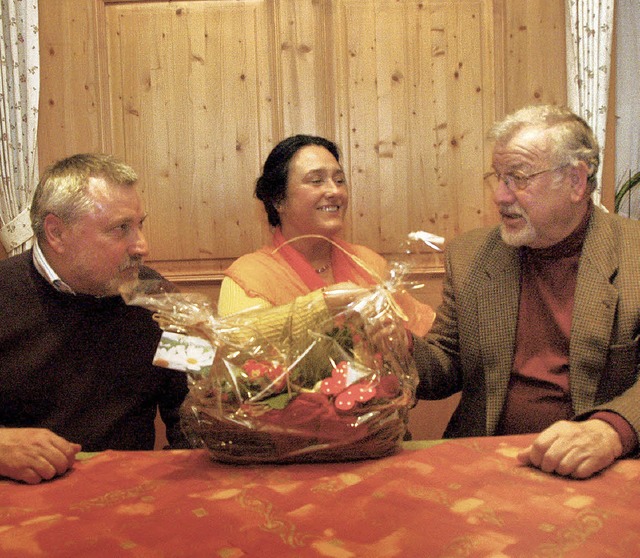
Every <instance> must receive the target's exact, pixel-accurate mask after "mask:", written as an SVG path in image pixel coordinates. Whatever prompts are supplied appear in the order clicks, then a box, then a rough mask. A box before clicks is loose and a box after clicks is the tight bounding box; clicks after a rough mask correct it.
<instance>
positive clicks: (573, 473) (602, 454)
mask: <svg viewBox="0 0 640 558" xmlns="http://www.w3.org/2000/svg"><path fill="white" fill-rule="evenodd" d="M621 454H622V442H621V441H620V436H619V435H618V433H617V432H616V430H615V429H614V428H613V427H612V426H611V425H609V424H608V423H606V422H604V421H602V420H598V419H590V420H586V421H583V422H569V421H564V420H562V421H558V422H556V423H554V424H552V425H551V426H550V427H549V428H547V429H546V430H544V431H543V432H541V433H540V434H539V435H538V437H537V438H536V439H535V440H534V442H533V444H531V445H530V446H529V447H528V448H526V449H524V450H522V451H521V452H520V453H519V454H518V460H519V461H520V462H521V463H523V464H525V465H533V466H534V467H537V468H539V469H541V470H542V471H544V472H546V473H557V474H558V475H562V476H566V477H573V478H576V479H586V478H588V477H590V476H592V475H594V474H596V473H598V472H599V471H602V470H603V469H605V468H606V467H608V466H609V465H611V464H612V463H613V462H614V461H615V460H616V459H617V458H618V457H620V455H621Z"/></svg>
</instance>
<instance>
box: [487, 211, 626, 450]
mask: <svg viewBox="0 0 640 558" xmlns="http://www.w3.org/2000/svg"><path fill="white" fill-rule="evenodd" d="M589 216H590V212H588V213H587V215H586V216H585V219H584V220H583V222H582V223H581V225H580V226H579V227H578V228H577V229H576V230H575V231H574V232H573V233H572V234H570V235H569V236H568V237H567V238H565V239H564V240H563V241H561V242H560V243H558V244H556V245H554V246H551V247H549V248H542V249H536V250H534V249H530V248H523V249H521V251H520V260H521V266H522V268H521V269H522V273H521V277H522V284H521V291H520V306H519V311H518V327H517V334H516V347H515V357H514V363H513V370H512V372H511V378H510V381H509V389H508V391H507V399H506V401H505V405H504V408H503V411H502V415H501V418H500V422H499V423H498V426H497V430H496V435H501V434H520V433H527V432H541V431H542V430H544V429H545V428H547V427H548V426H550V425H551V424H553V423H554V422H556V421H558V420H570V419H571V418H572V417H573V415H574V413H573V410H572V405H571V394H570V391H569V382H570V378H569V339H570V334H571V319H572V315H573V302H574V293H575V287H576V279H577V275H578V264H579V259H580V253H581V251H582V245H583V243H584V239H585V235H586V231H587V224H588V222H589ZM591 418H598V419H601V420H604V421H606V422H608V423H609V424H611V425H612V426H613V427H614V428H615V429H616V431H617V432H618V434H619V435H620V437H621V439H622V442H623V448H624V449H623V451H624V453H628V452H630V451H631V450H633V449H634V448H635V446H636V445H637V439H636V436H635V433H634V431H633V429H632V428H631V426H630V425H629V424H628V423H627V422H626V421H625V420H624V419H623V418H622V417H620V416H619V415H617V414H616V413H611V412H598V413H596V414H594V415H592V417H591Z"/></svg>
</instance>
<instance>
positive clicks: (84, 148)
mask: <svg viewBox="0 0 640 558" xmlns="http://www.w3.org/2000/svg"><path fill="white" fill-rule="evenodd" d="M101 8H102V6H101V4H100V3H98V2H92V1H88V0H59V1H56V2H51V1H50V0H39V3H38V10H39V25H40V110H39V116H38V152H39V159H40V168H41V170H44V167H45V166H46V165H49V164H50V163H52V162H54V161H56V160H58V159H61V158H63V157H66V156H68V155H71V154H73V153H80V152H92V151H108V150H109V149H110V143H109V137H108V130H109V116H108V112H107V110H108V108H107V107H108V81H107V79H106V76H105V73H104V70H105V68H104V65H103V64H102V62H103V59H104V56H103V54H104V48H103V38H104V34H103V31H102V29H101V27H100V24H101V13H102V10H101ZM105 131H106V135H105Z"/></svg>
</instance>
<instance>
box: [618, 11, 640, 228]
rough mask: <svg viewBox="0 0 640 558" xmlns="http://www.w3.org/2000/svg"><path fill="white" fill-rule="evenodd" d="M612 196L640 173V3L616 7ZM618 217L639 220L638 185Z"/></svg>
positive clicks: (626, 199) (622, 205)
mask: <svg viewBox="0 0 640 558" xmlns="http://www.w3.org/2000/svg"><path fill="white" fill-rule="evenodd" d="M615 17H616V45H617V46H616V116H617V119H616V192H618V190H620V187H621V186H622V185H623V184H624V182H625V181H628V180H629V178H631V177H633V176H635V175H636V174H637V173H638V172H640V95H639V94H638V86H639V85H640V1H639V0H618V2H617V3H616V16H615ZM618 213H620V214H621V215H624V216H626V217H631V218H633V219H640V184H639V185H638V186H635V187H634V189H633V190H632V191H631V195H630V196H629V195H627V196H625V197H623V198H622V199H621V202H620V208H619V210H618Z"/></svg>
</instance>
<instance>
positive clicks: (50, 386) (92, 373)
mask: <svg viewBox="0 0 640 558" xmlns="http://www.w3.org/2000/svg"><path fill="white" fill-rule="evenodd" d="M145 271H146V272H147V273H155V272H151V270H148V268H147V269H146V270H145ZM156 276H157V274H156ZM160 335H161V331H160V329H159V328H158V326H157V324H156V323H155V322H154V321H153V319H152V317H151V313H150V312H149V311H147V310H145V309H143V308H138V307H132V306H127V305H126V304H125V303H124V301H123V300H122V299H121V297H119V296H115V297H105V298H96V297H93V296H85V295H69V294H64V293H60V292H58V291H56V290H55V289H54V288H53V287H52V286H51V285H50V284H49V283H47V281H46V280H45V279H44V278H43V277H42V276H41V275H40V274H39V273H38V272H37V271H36V269H35V267H34V266H33V262H32V255H31V251H28V252H26V253H24V254H21V255H19V256H15V257H13V258H9V259H8V260H4V261H2V262H0V426H3V427H42V428H48V429H50V430H52V431H53V432H55V433H56V434H59V435H60V436H62V437H64V438H66V439H67V440H69V441H72V442H77V443H80V444H81V445H82V449H83V450H84V451H101V450H106V449H115V450H147V449H153V447H154V438H155V428H154V420H155V416H156V410H157V409H158V408H159V409H160V412H161V415H162V418H163V420H164V422H165V424H166V426H167V438H168V440H169V443H170V444H171V446H172V447H186V446H187V444H186V441H185V439H184V437H183V436H182V434H181V432H180V427H179V416H178V409H179V406H180V404H181V402H182V401H183V399H184V396H185V395H186V393H187V384H186V376H185V375H184V374H183V373H181V372H175V371H172V370H167V369H164V368H158V367H155V366H153V365H152V364H151V362H152V359H153V355H154V353H155V350H156V347H157V344H158V340H159V338H160Z"/></svg>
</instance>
